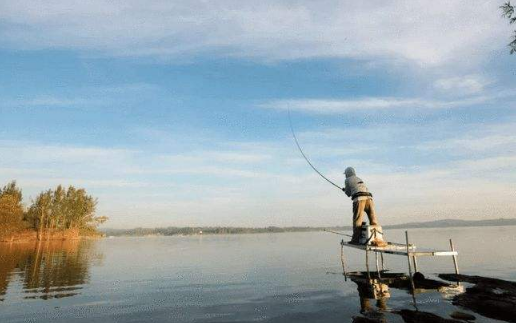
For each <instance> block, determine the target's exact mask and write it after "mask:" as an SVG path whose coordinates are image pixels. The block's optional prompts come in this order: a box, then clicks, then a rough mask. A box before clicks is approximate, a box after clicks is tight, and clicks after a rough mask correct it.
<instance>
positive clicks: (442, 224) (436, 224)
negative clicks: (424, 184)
mask: <svg viewBox="0 0 516 323" xmlns="http://www.w3.org/2000/svg"><path fill="white" fill-rule="evenodd" d="M506 225H516V219H494V220H476V221H472V220H455V219H446V220H437V221H430V222H410V223H403V224H394V225H384V226H383V227H384V228H389V229H410V228H450V227H494V226H506Z"/></svg>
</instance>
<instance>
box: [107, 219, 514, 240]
mask: <svg viewBox="0 0 516 323" xmlns="http://www.w3.org/2000/svg"><path fill="white" fill-rule="evenodd" d="M513 225H516V218H515V219H494V220H475V221H471V220H453V219H447V220H437V221H429V222H410V223H403V224H394V225H385V226H383V228H385V229H416V228H456V227H494V226H513ZM324 230H334V231H343V230H348V231H349V230H351V226H332V227H330V226H328V227H276V226H269V227H261V228H250V227H163V228H134V229H102V230H100V231H101V232H102V233H104V234H105V235H106V236H138V237H142V236H189V235H205V234H206V235H212V234H257V233H285V232H318V231H324Z"/></svg>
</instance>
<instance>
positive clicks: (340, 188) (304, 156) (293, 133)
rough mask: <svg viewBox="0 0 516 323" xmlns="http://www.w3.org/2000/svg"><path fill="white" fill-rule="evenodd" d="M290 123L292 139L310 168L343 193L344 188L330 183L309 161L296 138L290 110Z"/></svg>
mask: <svg viewBox="0 0 516 323" xmlns="http://www.w3.org/2000/svg"><path fill="white" fill-rule="evenodd" d="M288 121H289V124H290V131H291V132H292V137H293V138H294V141H295V142H296V146H297V148H298V149H299V152H300V153H301V155H302V156H303V158H304V159H305V160H306V162H307V163H308V165H310V167H312V169H313V170H314V171H315V172H316V173H317V174H319V176H321V177H322V178H324V179H325V180H326V181H327V182H328V183H330V184H331V185H333V186H335V187H336V188H338V189H339V190H341V191H342V187H340V186H339V185H337V184H335V183H334V182H332V181H330V180H329V179H328V178H327V177H326V176H324V175H323V174H322V173H321V172H320V171H318V170H317V168H315V166H314V165H312V163H311V162H310V160H309V159H308V157H306V155H305V153H304V152H303V149H301V146H300V145H299V141H298V140H297V137H296V133H295V132H294V127H293V126H292V118H291V117H290V109H288Z"/></svg>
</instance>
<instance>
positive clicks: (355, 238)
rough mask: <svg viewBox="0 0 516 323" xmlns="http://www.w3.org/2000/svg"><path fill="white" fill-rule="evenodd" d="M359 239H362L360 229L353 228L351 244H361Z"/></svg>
mask: <svg viewBox="0 0 516 323" xmlns="http://www.w3.org/2000/svg"><path fill="white" fill-rule="evenodd" d="M359 237H360V228H353V236H352V237H351V240H350V241H349V243H351V244H360V243H359Z"/></svg>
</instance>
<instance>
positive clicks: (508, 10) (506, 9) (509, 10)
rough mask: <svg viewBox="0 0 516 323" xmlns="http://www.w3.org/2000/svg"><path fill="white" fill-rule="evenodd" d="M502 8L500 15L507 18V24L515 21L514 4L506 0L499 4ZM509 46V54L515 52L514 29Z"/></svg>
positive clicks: (515, 36)
mask: <svg viewBox="0 0 516 323" xmlns="http://www.w3.org/2000/svg"><path fill="white" fill-rule="evenodd" d="M500 9H502V12H503V13H502V16H503V17H505V18H507V19H509V24H511V25H512V24H514V23H516V14H514V6H513V5H511V2H510V1H507V2H506V3H505V4H504V5H503V6H500ZM508 46H509V48H510V49H511V54H514V53H516V30H515V31H514V36H513V39H512V41H511V42H510V43H509V45H508Z"/></svg>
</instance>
